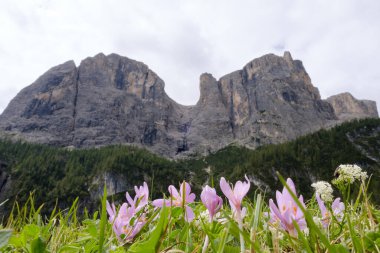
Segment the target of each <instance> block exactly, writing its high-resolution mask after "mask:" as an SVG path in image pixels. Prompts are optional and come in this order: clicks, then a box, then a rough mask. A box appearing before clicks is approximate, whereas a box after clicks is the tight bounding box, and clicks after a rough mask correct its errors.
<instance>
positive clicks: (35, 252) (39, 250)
mask: <svg viewBox="0 0 380 253" xmlns="http://www.w3.org/2000/svg"><path fill="white" fill-rule="evenodd" d="M30 249H31V252H32V253H44V252H46V243H45V242H44V241H43V240H42V239H41V237H38V238H36V239H34V240H33V241H32V242H31V244H30Z"/></svg>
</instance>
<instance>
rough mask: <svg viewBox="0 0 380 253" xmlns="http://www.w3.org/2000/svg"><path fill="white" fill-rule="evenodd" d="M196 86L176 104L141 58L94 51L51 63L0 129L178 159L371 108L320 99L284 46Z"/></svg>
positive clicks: (283, 135)
mask: <svg viewBox="0 0 380 253" xmlns="http://www.w3.org/2000/svg"><path fill="white" fill-rule="evenodd" d="M199 86H200V94H201V95H200V99H199V101H198V103H197V104H196V105H195V106H181V105H179V104H177V103H175V102H174V101H173V100H172V99H170V98H169V97H168V96H167V94H166V93H165V90H164V82H163V80H161V78H160V77H158V76H157V74H155V73H154V72H153V71H152V70H150V69H149V68H148V66H147V65H145V64H144V63H142V62H138V61H135V60H132V59H129V58H127V57H123V56H120V55H117V54H110V55H104V54H103V53H99V54H97V55H95V56H94V57H88V58H86V59H84V60H83V61H82V62H81V63H80V65H79V66H78V67H76V66H75V63H74V62H73V61H68V62H65V63H63V64H61V65H58V66H56V67H53V68H51V69H50V70H49V71H47V72H46V73H45V74H43V75H42V76H41V77H40V78H38V79H37V80H36V81H35V82H34V83H33V84H31V85H30V86H28V87H26V88H24V89H23V90H22V91H21V92H20V93H19V94H18V95H17V96H16V97H15V98H14V99H13V100H12V101H11V102H10V104H9V105H8V107H7V108H6V109H5V111H4V112H3V114H2V115H1V116H0V130H1V131H3V132H6V133H10V134H13V135H16V136H21V137H22V138H23V139H24V140H27V141H31V142H38V143H47V144H50V145H56V146H75V147H79V148H81V147H94V146H103V145H109V144H131V145H137V146H143V147H146V148H148V149H150V150H151V151H153V152H156V153H158V154H161V155H164V156H168V157H178V156H182V155H185V156H186V155H196V154H205V153H208V152H213V151H216V150H218V149H220V148H223V147H225V146H227V145H229V144H231V143H237V144H240V145H244V146H247V147H250V148H255V147H258V146H260V145H263V144H270V143H280V142H284V141H287V140H290V139H294V138H296V137H298V136H300V135H304V134H306V133H310V132H312V131H316V130H318V129H320V128H323V127H327V126H331V125H332V124H336V123H338V122H341V120H346V119H351V118H358V117H377V116H378V115H377V111H376V113H374V109H373V107H374V106H375V102H372V101H366V100H356V99H353V98H350V97H348V96H347V95H338V97H336V98H330V99H327V100H326V101H324V100H321V99H320V96H319V92H318V90H317V88H315V87H314V86H313V85H312V83H311V80H310V77H309V75H308V74H307V72H306V71H305V69H304V68H303V65H302V62H301V61H298V60H293V59H292V56H291V55H290V53H289V52H285V53H284V55H283V57H281V56H277V55H274V54H267V55H264V56H262V57H259V58H257V59H254V60H252V61H251V62H249V63H248V64H246V65H245V66H244V68H243V69H241V70H237V71H234V72H232V73H230V74H227V75H225V76H223V77H221V78H220V79H219V80H216V79H215V78H214V77H213V76H212V75H211V74H209V73H204V74H202V75H201V76H200V83H199ZM352 108H359V109H352ZM375 108H376V106H375ZM342 115H349V117H348V116H344V117H343V116H342Z"/></svg>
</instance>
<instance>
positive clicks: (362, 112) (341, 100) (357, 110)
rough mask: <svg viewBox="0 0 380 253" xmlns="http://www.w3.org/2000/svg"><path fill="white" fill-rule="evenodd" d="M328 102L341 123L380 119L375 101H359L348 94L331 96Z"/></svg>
mask: <svg viewBox="0 0 380 253" xmlns="http://www.w3.org/2000/svg"><path fill="white" fill-rule="evenodd" d="M326 101H327V102H329V103H330V104H331V106H332V107H333V108H334V112H335V115H336V116H337V117H338V119H339V120H340V121H349V120H352V119H361V118H377V117H379V114H378V112H377V107H376V102H375V101H370V100H358V99H356V98H354V97H353V96H352V95H351V94H350V93H348V92H345V93H341V94H338V95H335V96H331V97H329V98H327V99H326Z"/></svg>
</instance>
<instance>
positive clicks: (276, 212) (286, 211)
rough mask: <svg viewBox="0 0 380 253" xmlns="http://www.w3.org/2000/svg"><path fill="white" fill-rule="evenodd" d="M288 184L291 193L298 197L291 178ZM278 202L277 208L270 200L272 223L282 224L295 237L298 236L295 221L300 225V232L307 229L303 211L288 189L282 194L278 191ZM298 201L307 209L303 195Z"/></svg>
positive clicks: (287, 181)
mask: <svg viewBox="0 0 380 253" xmlns="http://www.w3.org/2000/svg"><path fill="white" fill-rule="evenodd" d="M286 184H287V185H288V186H289V188H290V189H291V191H292V192H293V193H294V194H295V195H297V194H296V189H295V186H294V183H293V181H292V180H291V179H290V178H288V179H287V180H286ZM276 200H277V206H276V205H275V204H274V202H273V199H270V200H269V208H270V211H271V212H270V216H271V219H270V223H274V224H276V223H280V224H281V227H282V228H283V229H285V230H286V231H288V232H289V234H290V235H294V236H296V235H297V230H296V228H295V227H294V224H293V221H295V222H296V223H297V224H298V226H299V228H300V230H304V229H306V220H305V218H304V215H303V213H302V210H301V208H300V207H299V206H298V205H297V203H296V202H295V201H294V199H293V198H292V196H291V195H290V193H289V191H288V190H287V189H286V187H284V189H283V190H282V193H281V192H279V191H276ZM298 200H299V202H301V204H302V205H303V206H304V207H305V204H304V202H303V197H302V195H301V196H300V197H299V199H298Z"/></svg>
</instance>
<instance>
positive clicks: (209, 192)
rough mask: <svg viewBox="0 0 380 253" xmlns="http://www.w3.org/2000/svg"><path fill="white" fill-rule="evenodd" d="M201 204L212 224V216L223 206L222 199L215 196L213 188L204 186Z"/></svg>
mask: <svg viewBox="0 0 380 253" xmlns="http://www.w3.org/2000/svg"><path fill="white" fill-rule="evenodd" d="M201 200H202V203H203V204H204V205H205V207H206V208H207V210H208V213H209V215H210V222H212V220H213V218H214V215H215V214H216V213H217V212H218V211H219V210H220V208H221V207H222V205H223V199H222V198H221V197H219V196H218V195H217V194H216V191H215V189H214V188H211V187H210V186H208V185H206V187H204V188H203V190H202V193H201Z"/></svg>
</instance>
